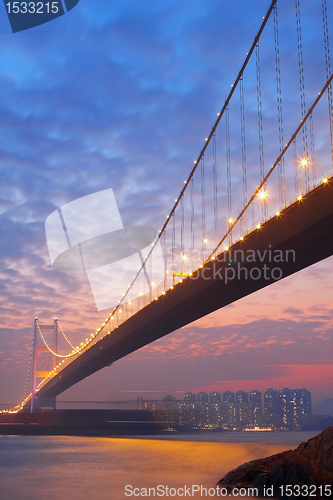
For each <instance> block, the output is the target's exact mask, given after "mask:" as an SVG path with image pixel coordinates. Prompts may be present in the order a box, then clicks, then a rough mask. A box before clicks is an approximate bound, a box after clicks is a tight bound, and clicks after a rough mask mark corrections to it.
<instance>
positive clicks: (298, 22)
mask: <svg viewBox="0 0 333 500" xmlns="http://www.w3.org/2000/svg"><path fill="white" fill-rule="evenodd" d="M295 7H296V26H297V48H298V73H299V87H300V95H301V111H302V120H304V117H305V115H306V105H305V86H304V64H303V45H302V30H301V8H300V3H299V0H295ZM302 131H303V159H304V160H306V164H305V165H304V176H305V189H306V191H308V189H309V168H308V165H307V161H308V155H309V153H308V132H307V124H306V123H304V125H303V129H302Z"/></svg>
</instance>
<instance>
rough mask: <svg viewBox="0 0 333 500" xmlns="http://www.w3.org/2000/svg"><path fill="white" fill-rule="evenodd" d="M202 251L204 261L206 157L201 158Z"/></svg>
mask: <svg viewBox="0 0 333 500" xmlns="http://www.w3.org/2000/svg"><path fill="white" fill-rule="evenodd" d="M201 233H202V238H201V241H202V243H201V251H202V263H203V262H204V261H205V244H206V241H207V240H206V203H205V157H204V156H203V157H202V158H201Z"/></svg>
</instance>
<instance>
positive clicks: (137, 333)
mask: <svg viewBox="0 0 333 500" xmlns="http://www.w3.org/2000/svg"><path fill="white" fill-rule="evenodd" d="M332 184H333V183H332V181H330V182H329V183H327V184H321V185H319V186H318V187H317V188H315V189H314V190H313V191H311V192H310V193H308V194H307V195H305V196H303V198H302V200H301V201H297V202H295V203H293V204H292V205H290V206H288V207H287V208H286V209H285V210H284V211H283V212H282V213H281V215H280V216H276V217H273V218H272V219H270V220H268V221H267V222H265V223H264V224H262V226H261V228H260V229H258V230H255V231H253V232H251V233H249V234H248V235H247V236H246V237H245V239H244V241H239V242H238V243H236V244H234V245H233V247H232V250H233V251H235V250H238V249H242V250H243V251H244V253H245V254H246V251H247V250H250V249H253V250H255V251H256V252H257V251H260V252H261V255H263V252H264V251H265V250H268V249H269V248H271V250H272V251H274V250H278V249H279V250H281V251H282V252H283V255H285V252H286V251H287V250H294V251H295V255H296V259H295V262H292V261H291V260H288V262H279V263H277V264H274V265H275V267H280V268H281V270H282V272H283V278H285V277H287V276H290V275H291V274H294V273H295V272H298V271H300V270H302V269H304V268H306V267H309V266H310V265H312V264H314V263H316V262H319V261H321V260H323V259H325V258H327V257H329V256H331V255H333V186H332ZM269 245H271V247H269ZM221 255H222V254H221ZM220 260H222V259H220ZM265 264H266V265H267V266H268V267H270V268H272V263H271V262H269V253H268V252H267V253H266V257H265V259H264V260H263V262H260V263H259V262H258V261H257V262H254V263H252V262H250V263H249V262H242V267H244V268H247V269H248V271H250V270H251V268H252V267H262V266H264V265H265ZM236 265H237V264H235V263H232V264H230V265H229V266H228V259H226V261H225V262H224V261H222V262H219V261H218V259H216V260H215V261H212V262H209V263H208V264H206V265H205V266H204V269H200V270H199V271H197V273H196V274H194V275H193V277H192V278H191V277H189V278H187V279H185V280H184V281H183V283H180V284H177V285H176V286H175V287H174V289H173V290H170V291H168V292H167V293H166V295H162V296H161V297H160V298H159V299H158V300H157V301H153V302H152V303H151V304H149V305H147V306H146V307H145V308H143V309H142V310H141V311H139V312H138V313H136V314H135V315H134V316H132V317H131V318H129V319H128V320H127V321H126V322H124V323H123V324H121V325H120V326H119V327H118V328H117V329H115V330H114V331H113V332H111V334H110V335H106V336H105V337H103V338H102V339H101V340H99V341H98V342H97V343H96V344H95V345H93V346H92V347H91V348H89V349H88V350H87V351H86V352H84V353H83V354H81V355H80V356H79V357H78V358H76V359H75V360H74V361H73V362H72V363H70V364H69V365H67V366H65V367H64V368H63V369H62V370H61V371H59V372H58V373H57V375H55V376H54V377H53V378H52V379H51V380H50V381H49V382H47V383H46V384H45V385H44V386H43V387H42V388H41V389H40V391H39V392H38V393H37V394H36V396H35V397H36V398H37V399H44V398H53V397H56V396H57V395H59V394H61V393H62V392H64V391H65V390H66V389H68V388H69V387H71V386H72V385H74V384H76V383H77V382H79V381H80V380H83V379H84V378H86V377H88V376H89V375H91V374H93V373H95V372H96V371H98V370H100V369H101V368H104V367H106V366H108V365H110V364H111V363H114V362H115V361H117V360H119V359H121V358H123V357H124V356H126V355H128V354H130V353H132V352H134V351H136V350H137V349H140V348H141V347H143V346H145V345H147V344H149V343H151V342H153V341H155V340H157V339H159V338H161V337H164V336H165V335H167V334H169V333H171V332H174V331H175V330H177V329H179V328H181V327H183V326H185V325H188V324H189V323H192V322H193V321H196V320H197V319H199V318H201V317H203V316H205V315H207V314H210V313H211V312H213V311H216V310H217V309H220V308H222V307H224V306H226V305H228V304H231V303H232V302H235V301H237V300H239V299H241V298H242V297H245V296H247V295H249V294H251V293H254V292H255V291H257V290H260V289H262V288H264V287H266V286H268V285H270V284H271V283H273V282H274V280H273V279H269V280H267V279H264V277H263V276H262V277H261V278H260V279H258V280H251V279H248V280H246V279H234V280H232V281H229V282H228V283H225V281H224V280H222V279H220V278H219V277H218V275H217V271H218V270H220V274H221V275H222V276H224V272H225V269H226V268H227V267H229V268H230V266H236ZM214 267H215V271H216V272H215V274H216V276H215V279H208V280H207V279H204V278H203V272H204V273H205V276H208V275H209V273H211V275H212V277H213V272H212V270H213V269H214ZM244 274H245V272H244ZM195 278H197V279H195ZM283 278H282V279H283ZM28 407H30V402H28V403H27V405H26V407H25V408H24V410H26V409H28ZM24 410H23V411H24Z"/></svg>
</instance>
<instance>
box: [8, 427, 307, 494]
mask: <svg viewBox="0 0 333 500" xmlns="http://www.w3.org/2000/svg"><path fill="white" fill-rule="evenodd" d="M313 435H314V434H313V433H309V432H302V433H301V432H292V433H260V434H259V433H234V432H233V433H223V434H213V435H212V434H209V435H195V434H192V435H183V436H174V435H172V436H169V435H168V436H163V437H160V436H158V437H144V438H130V439H128V438H87V437H62V436H59V437H58V436H56V437H55V436H0V499H1V500H86V499H89V500H91V499H93V500H120V499H126V498H138V497H134V496H132V497H128V496H125V486H126V485H132V486H133V487H136V488H149V487H157V485H163V486H166V485H168V486H169V487H170V488H171V487H173V488H179V487H183V486H184V485H186V486H190V485H192V484H193V485H202V486H204V487H208V488H211V487H214V486H215V485H216V483H217V481H218V480H219V479H221V478H222V477H223V476H224V475H225V474H226V473H227V472H228V471H229V470H231V469H233V468H234V467H237V466H238V465H240V464H242V463H244V462H247V461H249V460H254V459H255V458H260V457H265V456H269V455H272V454H274V453H278V452H281V451H284V450H287V449H291V448H295V447H296V446H297V445H298V444H299V443H300V442H302V441H307V440H308V439H309V438H310V437H312V436H313ZM139 498H142V497H139ZM150 498H151V497H150ZM155 498H161V497H155ZM164 498H166V496H164ZM169 498H171V497H170V496H169ZM173 498H184V497H180V496H174V497H173ZM192 498H193V497H192ZM195 498H207V497H206V496H204V497H201V496H200V494H199V493H198V494H196V495H195Z"/></svg>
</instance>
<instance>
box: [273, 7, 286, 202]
mask: <svg viewBox="0 0 333 500" xmlns="http://www.w3.org/2000/svg"><path fill="white" fill-rule="evenodd" d="M273 19H274V42H275V73H276V92H277V106H278V122H279V143H280V153H281V152H282V150H283V114H282V90H281V64H280V45H279V25H278V12H277V5H276V6H275V7H274V10H273ZM278 181H279V202H280V206H285V205H286V202H287V200H286V176H285V165H284V156H283V157H282V160H281V162H280V164H279V168H278Z"/></svg>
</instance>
